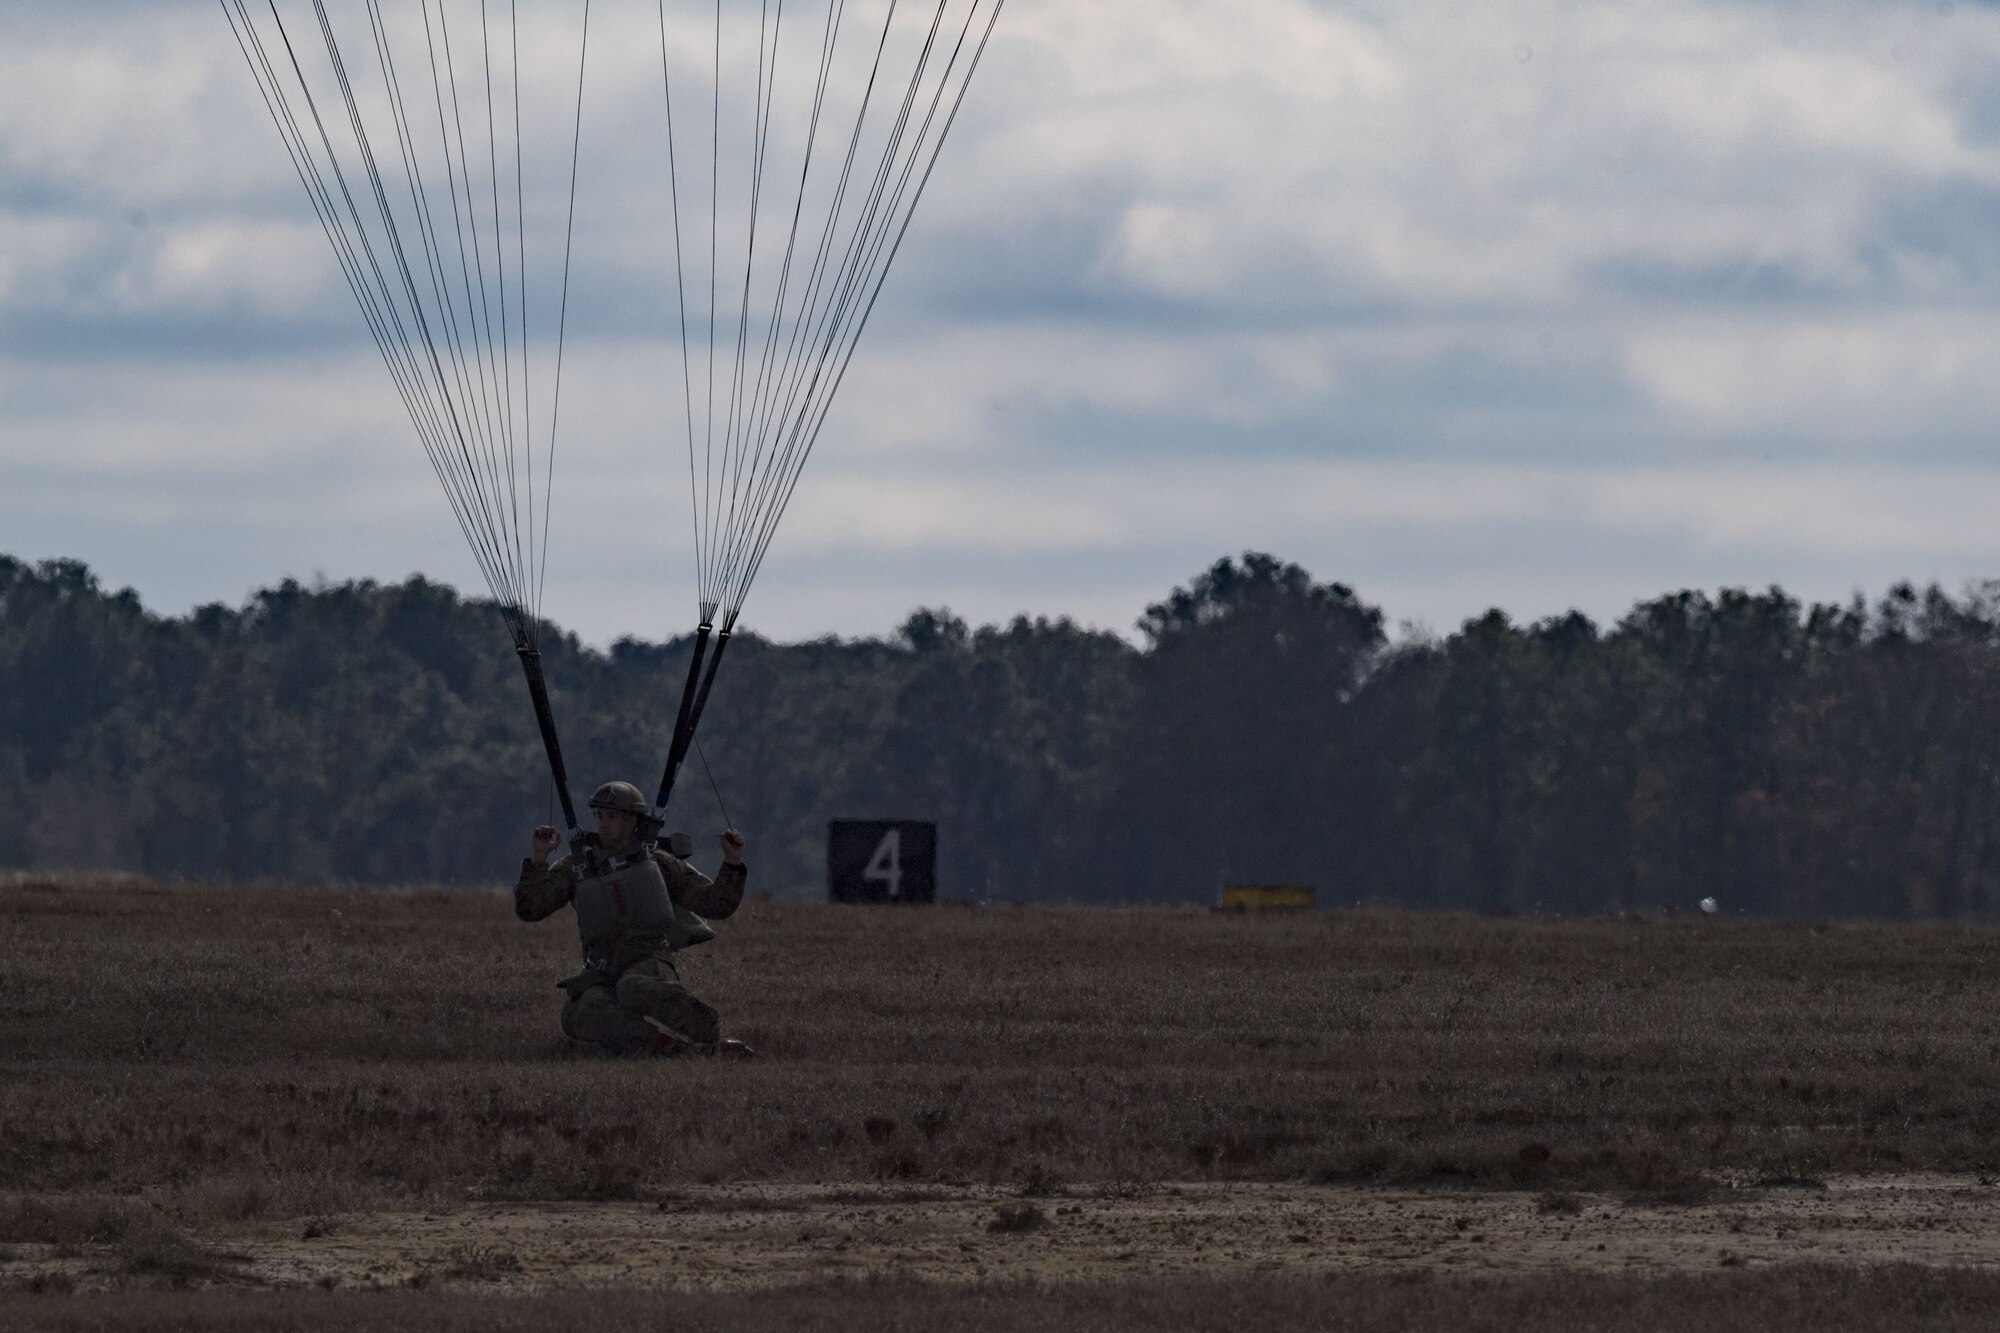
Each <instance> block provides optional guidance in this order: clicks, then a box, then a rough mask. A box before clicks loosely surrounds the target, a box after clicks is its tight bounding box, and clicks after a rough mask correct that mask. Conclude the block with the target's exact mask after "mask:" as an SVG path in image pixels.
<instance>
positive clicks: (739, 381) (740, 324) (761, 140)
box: [711, 0, 785, 529]
mask: <svg viewBox="0 0 2000 1333" xmlns="http://www.w3.org/2000/svg"><path fill="white" fill-rule="evenodd" d="M763 5H764V8H763V14H764V15H768V14H769V13H770V0H763ZM784 22H785V5H784V0H778V7H777V15H776V22H775V24H771V23H767V22H766V21H764V18H763V16H762V15H760V18H759V23H758V28H757V95H756V98H755V100H754V102H753V104H752V105H753V108H754V112H755V124H754V127H753V131H752V136H751V146H750V236H749V240H748V241H747V242H746V243H745V245H744V249H743V295H742V298H741V300H740V301H739V302H738V304H737V308H736V309H737V313H736V363H735V366H734V368H733V370H732V372H731V375H730V396H729V421H728V424H727V426H726V427H725V428H724V431H723V449H722V466H723V480H724V487H725V488H726V489H727V490H728V492H729V510H728V515H727V517H726V518H724V520H723V526H724V528H725V529H728V528H733V527H734V525H735V523H736V507H737V501H738V499H739V496H740V492H741V490H742V486H741V482H742V476H743V459H742V454H743V449H742V447H741V442H739V439H738V437H739V434H740V432H739V431H738V429H737V426H738V419H739V418H740V417H741V415H742V412H743V406H744V403H743V388H744V385H743V381H744V363H745V358H746V357H747V355H748V352H749V344H750V283H751V278H752V276H753V275H754V274H755V272H756V267H757V228H758V223H759V222H760V221H762V212H761V209H760V207H759V205H761V204H762V202H763V194H764V159H765V150H766V148H767V147H768V145H769V143H770V131H771V103H772V101H773V100H774V99H775V97H776V93H777V80H778V39H779V37H780V36H781V35H782V31H783V28H784ZM718 502H719V497H718ZM712 527H713V525H711V528H712Z"/></svg>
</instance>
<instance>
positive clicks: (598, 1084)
mask: <svg viewBox="0 0 2000 1333" xmlns="http://www.w3.org/2000/svg"><path fill="white" fill-rule="evenodd" d="M0 931H4V936H5V940H6V943H5V946H4V951H0V1191H4V1192H11V1193H13V1194H19V1195H33V1196H48V1195H53V1194H66V1193H86V1194H90V1195H93V1196H102V1197H115V1198H124V1199H138V1200H143V1201H144V1202H145V1206H146V1207H148V1208H153V1209H157V1210H160V1211H161V1212H163V1213H164V1214H165V1215H166V1216H168V1217H169V1218H170V1219H171V1220H172V1221H174V1222H175V1223H177V1224H184V1225H185V1224H204V1225H205V1224H207V1223H210V1222H218V1221H222V1222H227V1221H236V1220H244V1219H255V1218H258V1217H263V1216H276V1217H286V1218H307V1217H311V1216H317V1215H326V1214H333V1213H338V1212H341V1211H344V1210H349V1209H355V1208H363V1207H373V1206H380V1205H384V1204H390V1205H397V1204H413V1203H423V1202H449V1201H451V1200H454V1199H462V1198H465V1197H468V1196H476V1195H483V1196H489V1197H491V1196H501V1197H519V1198H621V1197H636V1196H647V1197H650V1196H651V1195H652V1194H653V1193H656V1192H660V1191H663V1190H666V1189H669V1188H671V1187H673V1186H675V1185H678V1184H687V1183H694V1182H712V1181H722V1180H746V1179H766V1180H816V1181H841V1180H854V1181H865V1180H881V1179H889V1180H907V1181H909V1182H910V1183H911V1185H912V1186H913V1187H918V1186H921V1185H922V1184H923V1183H925V1182H927V1181H974V1182H995V1183H1003V1184H1015V1185H1019V1186H1020V1187H1021V1189H1022V1192H1023V1193H1028V1194H1048V1193H1058V1192H1060V1191H1061V1189H1062V1188H1063V1186H1064V1184H1065V1183H1066V1182H1086V1181H1087V1182H1117V1181H1143V1180H1166V1179H1186V1178H1189V1177H1214V1178H1223V1179H1307V1180H1311V1179H1318V1180H1360V1181H1377V1180H1381V1181H1387V1180H1395V1181H1413V1180H1414V1181H1430V1182H1438V1183H1446V1184H1448V1183H1453V1182H1480V1183H1486V1184H1496V1185H1502V1186H1510V1187H1516V1186H1517V1187H1521V1188H1527V1189H1533V1190H1536V1191H1538V1192H1539V1191H1560V1190H1566V1189H1581V1188H1590V1189H1609V1190H1613V1191H1617V1192H1619V1193H1620V1194H1621V1195H1624V1196H1626V1197H1630V1198H1633V1199H1635V1200H1642V1201H1654V1202H1658V1203H1661V1204H1663V1205H1671V1204H1672V1203H1674V1202H1675V1201H1676V1200H1686V1199H1689V1198H1693V1197H1697V1196H1698V1194H1699V1192H1700V1191H1701V1190H1702V1189H1703V1188H1704V1187H1705V1184H1704V1182H1706V1181H1708V1180H1710V1179H1712V1178H1713V1177H1715V1176H1716V1175H1717V1174H1718V1173H1733V1178H1734V1179H1736V1180H1738V1181H1741V1182H1754V1181H1756V1180H1757V1179H1759V1178H1765V1179H1771V1180H1776V1181H1798V1180H1810V1179H1812V1178H1814V1177H1817V1176H1819V1175H1822V1174H1825V1173H1828V1172H1835V1171H1843V1172H1845V1171H1869V1170H1877V1169H1911V1168H1936V1169H1953V1170H1964V1169H1978V1170H1986V1169H1993V1168H1996V1167H2000V966H1996V964H2000V934H1996V933H1994V932H1990V931H1983V930H1956V929H1937V928H1916V927H1886V926H1883V927H1852V928H1845V927H1842V928H1812V927H1806V926H1776V925H1773V926H1725V927H1719V928H1711V927H1710V926H1709V925H1708V924H1706V923H1698V922H1685V921H1684V922H1654V923H1650V924H1633V923H1614V922H1592V923H1575V922H1572V923H1562V922H1554V921H1540V920H1511V921H1493V920H1474V919H1467V918H1457V917H1411V916H1391V915H1374V914H1325V915H1318V916H1312V917H1305V918H1291V919H1263V920H1260V919H1255V918H1242V917H1227V916H1217V915H1212V914H1209V913H1205V912H1193V911H1181V912H1171V911H1155V912H1083V911H1078V912H1062V911H1035V910H1010V909H1002V910H994V911H984V912H981V911H973V910H969V909H936V910H929V911H880V910H868V909H853V908H835V907H828V906H813V905H798V904H781V903H773V902H753V903H751V904H749V905H748V906H747V907H746V908H745V909H744V911H743V912H742V913H741V915H740V916H739V917H738V919H736V920H734V921H732V922H730V923H729V924H728V926H727V927H726V933H725V935H724V937H723V940H722V941H721V942H719V943H717V944H715V945H712V946H709V948H708V949H706V950H704V951H701V952H699V953H697V954H696V955H694V956H692V957H691V958H690V959H689V961H688V964H687V967H686V973H687V979H688V980H689V982H690V983H691V984H692V985H693V986H695V987H696V988H697V989H698V990H699V991H700V992H701V993H703V994H705V995H707V996H708V997H710V998H712V999H713V1000H714V1001H715V1002H716V1003H717V1004H718V1005H719V1006H720V1007H721V1008H722V1010H723V1013H724V1016H725V1021H726V1023H727V1024H728V1025H729V1026H730V1028H731V1029H732V1030H733V1031H735V1032H736V1033H738V1034H739V1035H743V1036H746V1037H748V1038H749V1039H751V1040H752V1041H753V1042H755V1043H756V1044H757V1045H758V1046H759V1047H760V1048H762V1049H763V1050H764V1051H765V1052H766V1057H767V1058H765V1059H763V1060H761V1061H757V1062H751V1063H741V1064H723V1065H704V1064H698V1063H688V1062H672V1063H643V1062H612V1061H601V1060H596V1059H587V1058H572V1057H571V1056H569V1055H568V1054H567V1052H566V1048H565V1044H564V1043H563V1041H562V1039H561V1038H560V1037H559V1036H558V1035H557V1033H556V1030H555V1018H556V1010H557V1008H558V1004H559V1000H560V995H559V993H558V992H557V991H556V990H555V989H554V988H553V987H552V985H551V981H552V979H553V978H554V977H556V976H559V975H562V974H563V973H564V972H566V971H567V970H569V967H570V965H571V960H572V958H573V957H574V936H573V934H571V928H570V926H569V924H568V922H567V921H566V920H564V919H558V920H556V921H552V922H549V923H546V924H544V925H541V926H537V927H529V926H524V925H521V924H520V923H518V922H516V921H515V920H514V919H513V916H512V913H511V911H510V909H509V905H508V902H507V900H506V898H505V897H504V896H502V895H500V894H497V893H443V892H412V893H381V892H361V891H356V892H302V891H291V890H285V889H276V888H272V889H223V888H204V887H166V886H154V885H144V884H130V883H123V884H90V883H68V882H62V883H58V882H51V881H24V882H16V883H13V884H9V885H5V886H0ZM0 1239H6V1237H4V1236H0Z"/></svg>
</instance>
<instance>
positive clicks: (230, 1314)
mask: <svg viewBox="0 0 2000 1333" xmlns="http://www.w3.org/2000/svg"><path fill="white" fill-rule="evenodd" d="M1996 1304H2000V1276H1996V1275H1994V1274H1991V1273H1970V1272H1944V1273H1940V1272H1936V1271H1933V1270H1929V1269H1922V1268H1888V1269H1875V1270H1870V1271H1866V1272H1857V1271H1854V1270H1849V1269H1830V1268H1803V1267H1801V1268H1784V1269H1772V1270H1768V1271H1765V1272H1750V1273H1746V1272H1720V1273H1717V1274H1714V1275H1712V1276H1680V1277H1670V1278H1662V1279H1658V1280H1654V1281H1647V1282H1634V1281H1631V1280H1627V1279H1620V1278H1615V1277H1597V1276H1592V1277H1581V1276H1574V1275H1555V1276H1539V1277H1525V1278H1507V1279H1491V1280H1450V1281H1447V1280H1437V1279H1427V1280H1417V1281H1411V1280H1407V1279H1400V1278H1389V1277H1361V1276H1343V1277H1338V1278H1331V1279H1327V1280H1324V1281H1316V1280H1311V1279H1303V1280H1302V1279H1296V1278H1292V1279H1264V1278H1244V1279H1237V1280H1233V1281H1208V1280H1199V1279H1189V1280H1183V1281H1170V1280H1155V1281H1138V1282H1124V1283H1116V1284H1108V1283H1107V1284H1091V1285H1085V1286H1079V1287H1070V1288H1064V1289H1061V1290H1040V1289H1035V1288H1022V1287H983V1288H973V1289H969V1290H968V1289H951V1288H946V1289H941V1288H937V1287H928V1286H915V1285H909V1284H900V1283H894V1282H879V1283H878V1282H865V1283H841V1284H835V1285H830V1286H821V1287H804V1288H792V1289H789V1290H786V1291H779V1292H766V1293H759V1294H755V1295H747V1296H746V1295H731V1296H717V1295H709V1294H704V1293H689V1292H676V1293H660V1292H638V1291H621V1290H611V1291H601V1290H600V1291H577V1292H559V1293H550V1294H546V1295H541V1296H527V1297H502V1296H486V1295H478V1294H473V1293H468V1292H464V1291H439V1290H406V1291H394V1292H342V1291H336V1292H331V1293H325V1292H318V1291H304V1292H296V1291H295V1292H283V1293H224V1292H213V1291H211V1292H195V1293H185V1294H183V1293H143V1294H138V1293H134V1294H124V1295H111V1296H40V1297H32V1298H30V1297H18V1298H15V1299H14V1300H12V1301H11V1302H9V1303H8V1304H7V1305H6V1306H4V1307H0V1315H4V1316H5V1317H6V1319H7V1327H8V1328H10V1329H17V1330H20V1333H114V1331H115V1333H170V1331H171V1333H181V1331H183V1330H205V1331H209V1333H319V1331H320V1330H326V1331H327V1333H333V1331H334V1330H338V1331H339V1333H386V1331H387V1330H403V1329H423V1330H428V1331H431V1333H528V1331H529V1330H535V1331H536V1333H539V1331H540V1330H544V1329H552V1328H589V1329H593V1330H600V1331H601V1333H614V1331H616V1330H626V1329H632V1330H640V1329H660V1328H695V1329H702V1330H706V1331H707V1333H735V1330H744V1331H745V1333H820V1331H821V1330H825V1331H827V1333H831V1331H832V1330H842V1329H854V1328H868V1329H873V1330H880V1333H929V1331H930V1330H932V1329H937V1328H951V1329H956V1330H960V1333H1022V1330H1046V1329H1061V1330H1063V1331H1064V1333H1179V1331H1182V1330H1187V1331H1189V1333H1193V1331H1196V1330H1199V1331H1200V1333H1242V1330H1244V1329H1257V1330H1259V1333H1292V1331H1293V1330H1298V1331H1299V1333H1307V1331H1308V1330H1311V1331H1312V1333H1318V1330H1322V1329H1327V1328H1336V1327H1337V1328H1341V1329H1346V1330H1353V1331H1354V1333H1413V1331H1414V1330H1420V1329H1448V1330H1451V1331H1452V1333H1502V1331H1503V1330H1505V1331H1506V1333H1648V1331H1649V1330H1660V1331H1661V1333H1667V1331H1669V1330H1672V1331H1674V1333H1678V1330H1681V1329H1687V1328H1700V1329H1703V1330H1704V1331H1705V1333H1821V1331H1822V1330H1825V1329H1829V1328H1838V1329H1841V1330H1843V1333H1907V1331H1908V1330H1910V1329H1914V1328H1922V1329H1925V1330H1934V1331H1936V1333H1955V1331H1957V1330H1973V1329H1981V1330H1983V1329H1989V1328H1991V1327H1992V1326H1993V1310H1994V1309H1995V1307H1996Z"/></svg>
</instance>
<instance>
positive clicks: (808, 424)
mask: <svg viewBox="0 0 2000 1333" xmlns="http://www.w3.org/2000/svg"><path fill="white" fill-rule="evenodd" d="M1004 4H1005V0H995V2H994V3H993V4H991V5H990V6H988V7H987V8H986V9H985V11H984V12H985V23H984V25H983V27H979V28H977V29H976V31H977V41H976V43H974V44H973V45H972V46H971V49H970V52H969V54H968V51H967V44H968V41H970V40H971V38H972V35H973V33H974V32H975V23H976V21H977V20H978V18H979V17H980V14H981V6H980V5H979V4H977V3H975V4H973V5H971V6H970V7H969V8H968V9H967V10H966V13H965V19H964V22H963V23H962V24H961V25H960V29H959V32H958V35H957V39H956V41H955V43H954V45H953V48H952V52H951V55H950V57H949V59H948V60H947V62H946V63H945V66H944V69H943V71H942V73H941V74H940V75H939V77H938V79H937V82H936V85H935V87H934V88H933V90H932V92H931V96H930V102H929V106H928V107H927V108H926V110H925V113H924V117H923V120H922V123H921V125H920V126H919V128H918V130H917V133H916V136H915V138H914V139H913V140H912V141H911V148H910V150H909V152H908V153H907V154H905V155H904V157H903V160H902V162H901V165H900V167H896V164H895V157H896V154H897V152H898V151H899V150H900V149H901V147H902V144H903V142H904V137H905V133H906V128H907V125H908V122H909V118H910V114H911V107H912V103H913V101H914V100H915V98H916V96H917V93H918V91H919V89H920V84H921V81H922V77H923V72H924V66H925V65H926V64H928V62H929V60H930V58H931V53H932V51H933V49H934V47H935V43H936V40H937V31H938V26H939V23H940V22H941V20H942V18H943V17H944V12H945V9H946V5H945V4H944V3H940V4H939V5H938V7H937V10H936V12H935V13H934V15H933V22H932V26H931V31H930V34H929V36H928V37H927V39H926V44H925V48H924V51H923V54H922V56H921V57H920V60H919V66H918V70H917V73H916V74H915V75H914V76H913V77H912V79H911V82H910V86H909V89H908V91H907V93H906V95H905V97H904V100H903V105H902V107H901V108H900V109H899V111H898V113H897V119H896V124H895V126H894V128H893V130H892V132H891V137H890V141H889V147H888V149H887V150H886V151H885V153H884V155H883V159H882V169H881V170H880V171H879V172H878V173H877V175H876V177H875V180H874V182H873V186H872V189H871V191H870V197H869V199H868V201H867V203H866V206H865V208H864V209H863V212H862V216H861V218H860V219H858V220H857V222H856V224H855V228H854V232H853V238H852V243H851V244H850V247H849V249H848V252H847V254H846V256H845V257H844V258H843V261H842V268H843V271H844V282H843V283H842V284H841V290H840V293H839V296H838V298H837V300H836V301H835V302H834V303H833V304H832V305H830V306H829V308H828V311H827V318H825V319H824V320H823V322H822V324H821V329H822V333H821V344H820V354H819V357H818V359H817V362H816V364H815V366H814V369H813V371H812V375H811V379H810V381H806V380H805V376H804V374H803V372H802V371H801V373H800V374H799V375H798V376H797V377H796V378H795V379H794V381H793V396H791V397H788V400H787V407H786V410H785V414H784V416H785V418H786V419H787V421H788V423H789V424H788V426H787V427H786V430H785V445H784V448H783V450H782V452H781V453H780V455H779V458H778V459H777V465H776V466H775V467H773V468H771V469H769V470H768V471H767V472H766V473H765V476H766V477H767V478H768V482H767V486H766V489H765V491H764V492H763V494H761V495H760V496H759V497H758V500H757V503H756V504H754V505H753V506H752V508H753V511H754V513H755V515H756V522H754V523H753V524H752V525H750V526H749V527H747V528H746V529H745V530H744V532H743V534H742V540H740V541H739V542H738V544H737V545H736V546H735V547H734V548H733V550H732V554H731V560H730V562H729V564H728V566H727V567H726V568H725V571H724V583H723V586H722V591H721V594H720V597H719V600H720V601H721V603H722V604H723V606H725V607H726V608H728V613H727V614H726V616H725V618H724V624H725V626H733V625H734V623H735V618H736V616H737V615H738V614H740V612H741V609H742V606H743V602H744V600H745V598H747V596H748V595H749V589H750V585H751V583H752V582H753V581H754V580H755V578H756V576H757V573H758V571H759V570H760V569H761V568H762V565H763V561H764V557H765V554H766V553H767V552H768V550H769V548H770V543H771V539H772V537H773V535H774V534H775V533H776V530H777V525H778V522H779V520H780V519H782V518H783V516H784V513H785V511H786V509H787V508H788V507H789V505H790V503H791V498H792V495H793V494H794V492H795V491H796V489H797V486H798V481H799V478H800V476H801V475H802V474H803V471H804V467H805V463H806V460H807V458H808V457H809V456H810V454H811V452H812V448H813V445H814V444H815V443H816V442H817V441H818V437H819V432H820V430H821V428H822V427H823V426H824V424H825V421H826V417H827V414H828V412H829V411H830V410H831V407H832V403H833V399H834V394H835V392H836V391H837V390H838V389H839V387H840V383H841V381H842V380H843V379H844V378H845V376H846V373H847V369H848V367H849V366H850V365H851V364H852V358H853V354H854V349H855V347H856V346H857V345H858V344H859V341H860V338H861V334H862V332H863V331H864V330H865V328H866V326H867V322H868V319H869V317H870V316H871V315H872V314H873V312H874V308H875V304H876V301H877V299H878V298H879V297H880V295H881V292H882V287H883V285H884V283H885V282H886V281H887V278H888V273H889V269H890V267H891V265H892V264H893V263H894V261H895V258H896V255H897V254H898V253H899V251H900V250H901V247H902V243H903V240H904V238H905V237H906V236H907V235H908V233H909V227H910V223H911V221H912V219H913V218H914V217H915V212H916V207H917V204H918V203H919V202H920V201H921V199H922V196H923V192H924V190H925V188H926V187H927V186H928V185H929V182H930V179H931V176H932V173H933V172H934V171H935V169H936V166H937V162H938V158H939V155H940V154H941V152H942V150H943V147H944V143H945V140H946V138H947V137H948V136H949V134H950V132H951V129H952V127H953V126H954V124H955V123H956V121H957V118H958V115H959V112H960V110H961V109H962V107H963V106H964V101H965V96H966V93H967V91H968V89H969V88H970V86H971V80H972V77H973V75H974V73H976V72H977V69H978V66H979V63H980V61H981V59H982V58H983V57H984V55H985V52H986V48H987V45H988V43H989V42H990V40H991V38H992V35H993V31H994V28H995V26H996V25H997V23H998V21H999V17H1000V12H1001V9H1002V8H1003V7H1004ZM947 93H949V94H950V105H949V110H948V111H946V112H945V114H944V118H943V121H942V123H941V124H940V123H939V121H938V115H939V112H940V110H941V108H942V107H943V106H944V99H945V97H946V95H947ZM863 114H864V115H865V109H864V113H863ZM934 128H935V133H933V129H934ZM919 164H921V167H922V170H921V172H920V173H919V172H918V171H917V168H918V166H919ZM892 169H893V170H892ZM892 175H894V177H895V184H894V189H893V192H890V193H888V195H887V198H886V206H885V199H884V193H885V191H886V190H887V189H888V185H889V181H890V178H891V176H892ZM913 180H914V188H912V181H913ZM801 386H803V392H802V393H801V392H800V389H801ZM771 483H775V484H774V485H773V484H771Z"/></svg>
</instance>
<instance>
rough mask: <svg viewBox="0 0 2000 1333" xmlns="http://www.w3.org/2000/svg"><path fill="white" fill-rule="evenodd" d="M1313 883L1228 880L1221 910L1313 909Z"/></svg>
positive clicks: (1302, 910) (1224, 886) (1279, 910)
mask: <svg viewBox="0 0 2000 1333" xmlns="http://www.w3.org/2000/svg"><path fill="white" fill-rule="evenodd" d="M1312 907H1313V891H1312V886H1311V885H1308V884H1225V885H1223V887H1222V910H1223V911H1225V912H1310V911H1311V910H1312Z"/></svg>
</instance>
